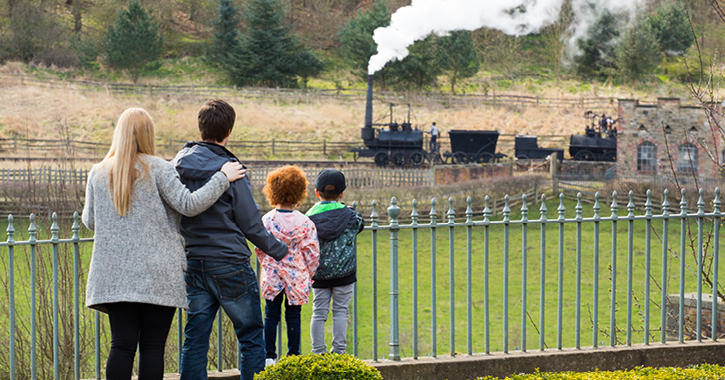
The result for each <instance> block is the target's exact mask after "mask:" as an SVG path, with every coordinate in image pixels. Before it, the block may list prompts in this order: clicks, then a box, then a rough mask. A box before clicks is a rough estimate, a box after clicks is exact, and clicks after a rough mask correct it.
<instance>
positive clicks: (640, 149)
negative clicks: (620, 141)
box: [637, 141, 657, 172]
mask: <svg viewBox="0 0 725 380" xmlns="http://www.w3.org/2000/svg"><path fill="white" fill-rule="evenodd" d="M637 171H639V172H656V171H657V146H656V145H655V144H652V143H651V142H649V141H645V142H643V143H641V144H639V145H638V146H637Z"/></svg>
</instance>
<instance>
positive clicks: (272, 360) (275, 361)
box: [264, 358, 277, 367]
mask: <svg viewBox="0 0 725 380" xmlns="http://www.w3.org/2000/svg"><path fill="white" fill-rule="evenodd" d="M275 364H277V360H276V359H272V358H267V360H265V361H264V366H265V367H269V366H271V365H275Z"/></svg>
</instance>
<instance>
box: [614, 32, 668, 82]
mask: <svg viewBox="0 0 725 380" xmlns="http://www.w3.org/2000/svg"><path fill="white" fill-rule="evenodd" d="M616 55H617V68H618V69H619V72H620V73H621V75H622V76H623V77H624V78H625V79H629V80H630V81H631V82H632V85H634V82H635V81H636V80H637V79H639V78H640V77H641V76H642V75H644V74H646V73H649V72H650V71H652V70H653V69H654V68H655V67H657V64H658V63H659V62H660V60H661V59H662V57H661V50H660V46H659V43H658V42H657V37H656V36H655V34H654V33H653V31H652V27H651V26H650V24H649V23H647V22H638V23H637V25H635V26H633V27H632V28H630V29H629V30H627V32H626V33H625V34H624V39H623V40H622V42H620V44H619V45H617V48H616Z"/></svg>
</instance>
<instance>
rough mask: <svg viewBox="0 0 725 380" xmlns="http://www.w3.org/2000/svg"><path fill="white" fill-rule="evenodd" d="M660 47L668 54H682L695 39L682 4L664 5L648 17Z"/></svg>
mask: <svg viewBox="0 0 725 380" xmlns="http://www.w3.org/2000/svg"><path fill="white" fill-rule="evenodd" d="M647 21H648V23H649V24H650V27H651V28H652V32H653V33H654V34H655V36H656V37H657V41H659V44H660V48H661V49H662V51H663V52H664V53H666V54H668V55H682V54H684V53H685V52H686V51H687V49H689V48H690V46H691V45H692V43H693V42H694V41H695V36H694V35H693V34H692V29H690V22H689V20H688V19H687V15H686V14H685V10H684V9H683V6H682V5H680V4H671V5H663V6H660V7H659V8H657V11H656V12H655V13H654V14H653V15H651V16H650V17H649V18H648V19H647Z"/></svg>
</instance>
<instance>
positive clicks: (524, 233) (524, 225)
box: [521, 194, 529, 352]
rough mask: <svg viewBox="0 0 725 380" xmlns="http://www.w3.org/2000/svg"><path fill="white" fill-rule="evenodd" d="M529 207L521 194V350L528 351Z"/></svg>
mask: <svg viewBox="0 0 725 380" xmlns="http://www.w3.org/2000/svg"><path fill="white" fill-rule="evenodd" d="M528 215H529V207H528V206H527V204H526V194H523V195H522V196H521V351H522V352H526V314H527V310H526V306H527V302H526V301H527V300H526V298H527V297H526V295H527V294H526V293H527V292H526V289H527V288H528V284H527V283H528V282H527V279H528V273H527V267H528V248H527V246H528V241H529V237H528V223H529V216H528Z"/></svg>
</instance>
